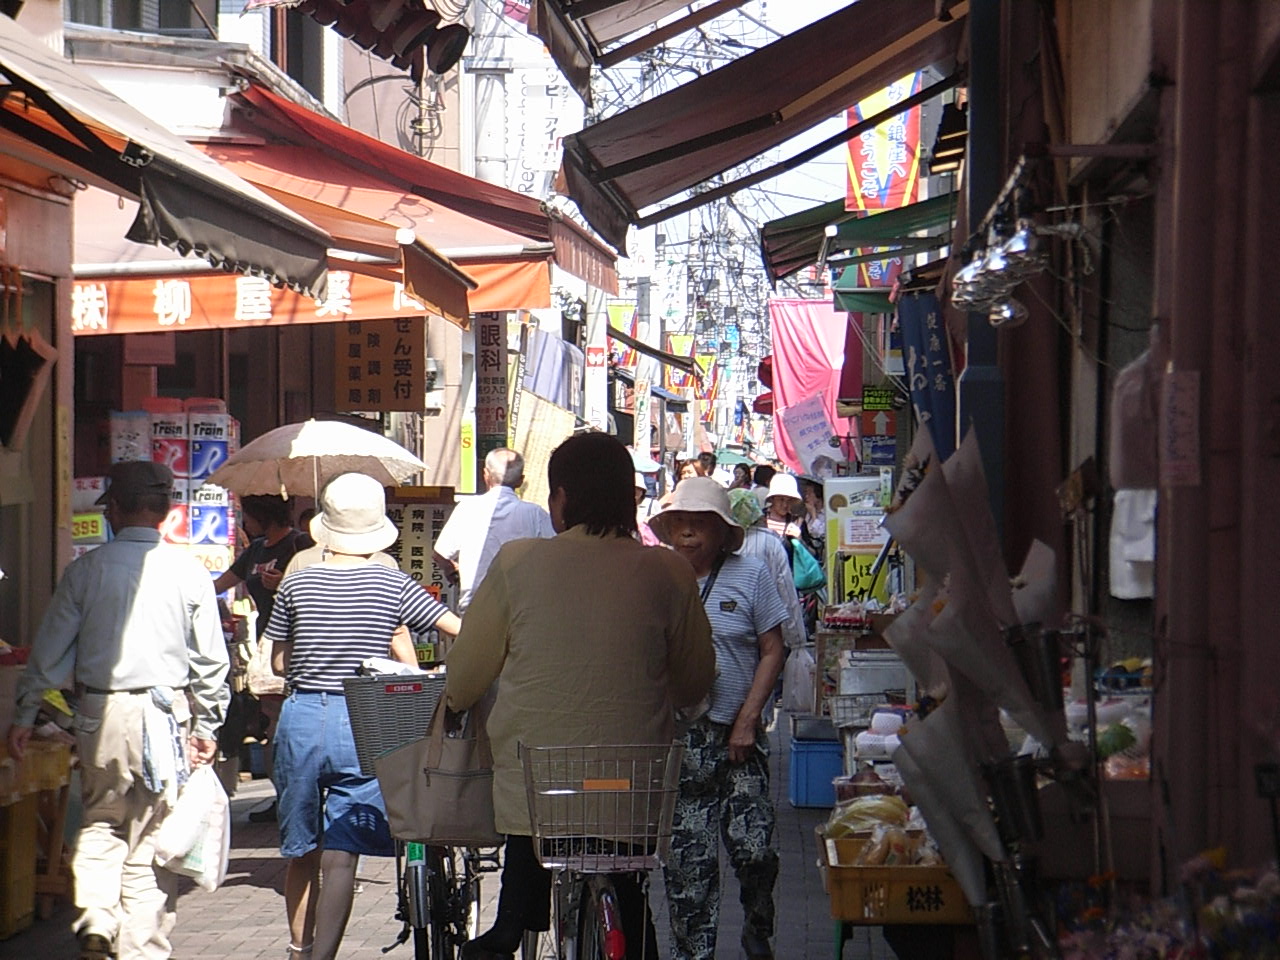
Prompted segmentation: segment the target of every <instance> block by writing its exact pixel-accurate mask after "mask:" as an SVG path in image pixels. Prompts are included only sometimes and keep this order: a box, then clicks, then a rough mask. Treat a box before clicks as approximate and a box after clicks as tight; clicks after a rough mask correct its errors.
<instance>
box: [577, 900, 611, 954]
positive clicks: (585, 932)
mask: <svg viewBox="0 0 1280 960" xmlns="http://www.w3.org/2000/svg"><path fill="white" fill-rule="evenodd" d="M593 887H594V888H595V889H593ZM603 896H606V893H605V890H604V888H602V887H596V885H595V884H593V883H590V882H588V883H584V884H583V885H582V902H581V903H580V904H579V908H578V958H579V960H609V954H608V952H607V951H606V950H605V941H604V937H605V932H604V917H603V915H602V911H603V909H604V908H603V906H602V904H601V902H600V900H601V897H603Z"/></svg>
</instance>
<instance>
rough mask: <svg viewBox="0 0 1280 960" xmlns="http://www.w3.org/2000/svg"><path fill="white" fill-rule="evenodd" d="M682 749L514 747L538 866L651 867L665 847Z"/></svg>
mask: <svg viewBox="0 0 1280 960" xmlns="http://www.w3.org/2000/svg"><path fill="white" fill-rule="evenodd" d="M683 757H684V747H683V746H681V745H680V744H678V743H670V744H666V743H664V744H639V745H628V746H607V747H606V746H590V747H526V746H524V745H523V744H521V746H520V759H521V762H522V764H523V765H524V784H525V791H526V794H527V796H528V799H529V819H530V821H531V823H532V825H533V841H534V850H535V851H536V853H537V856H538V861H539V862H540V863H541V864H542V865H543V866H544V867H547V868H548V869H552V870H576V871H578V872H580V873H627V872H630V871H634V870H654V869H656V868H657V867H658V865H659V864H660V863H661V862H662V860H663V859H665V858H666V855H667V853H668V852H669V851H670V849H671V818H672V815H673V814H674V812H675V802H676V793H677V791H678V790H679V786H680V762H681V760H682V759H683Z"/></svg>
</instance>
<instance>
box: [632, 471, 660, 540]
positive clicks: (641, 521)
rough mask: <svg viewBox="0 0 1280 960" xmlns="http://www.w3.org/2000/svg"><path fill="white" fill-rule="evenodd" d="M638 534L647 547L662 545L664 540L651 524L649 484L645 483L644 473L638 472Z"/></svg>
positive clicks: (636, 482) (636, 480)
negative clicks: (660, 538) (659, 537)
mask: <svg viewBox="0 0 1280 960" xmlns="http://www.w3.org/2000/svg"><path fill="white" fill-rule="evenodd" d="M635 484H636V535H637V536H638V537H639V538H640V542H641V543H643V544H644V545H645V546H646V547H657V546H660V545H661V543H662V541H660V540H659V539H658V535H657V534H656V533H654V532H653V528H652V527H650V526H649V520H648V517H649V511H648V510H647V509H646V504H649V503H652V501H651V500H649V485H648V484H647V483H645V479H644V474H643V473H637V474H636V479H635Z"/></svg>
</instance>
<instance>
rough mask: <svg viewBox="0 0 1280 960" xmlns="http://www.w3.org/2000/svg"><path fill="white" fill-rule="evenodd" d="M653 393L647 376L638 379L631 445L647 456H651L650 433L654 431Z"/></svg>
mask: <svg viewBox="0 0 1280 960" xmlns="http://www.w3.org/2000/svg"><path fill="white" fill-rule="evenodd" d="M652 399H653V391H652V384H651V383H650V381H649V378H648V377H647V376H644V377H636V391H635V431H634V433H633V434H632V439H631V445H632V446H633V447H634V448H635V449H636V450H637V451H639V452H640V453H642V454H644V455H645V456H648V455H649V448H650V447H651V446H652V443H653V441H652V437H651V434H650V431H651V430H652V429H653V423H652V416H651V414H652V410H653V403H652Z"/></svg>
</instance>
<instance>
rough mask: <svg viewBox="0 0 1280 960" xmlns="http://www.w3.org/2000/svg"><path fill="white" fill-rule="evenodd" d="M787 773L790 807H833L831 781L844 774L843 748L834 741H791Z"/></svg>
mask: <svg viewBox="0 0 1280 960" xmlns="http://www.w3.org/2000/svg"><path fill="white" fill-rule="evenodd" d="M790 773H791V778H790V779H791V782H790V784H789V787H788V791H787V799H789V800H790V801H791V805H792V806H793V807H834V806H835V804H836V788H835V786H834V785H833V784H832V782H831V781H832V780H834V779H835V778H836V777H838V776H840V775H841V774H842V773H844V748H843V747H842V746H841V745H840V743H839V741H836V740H792V741H791V771H790Z"/></svg>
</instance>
